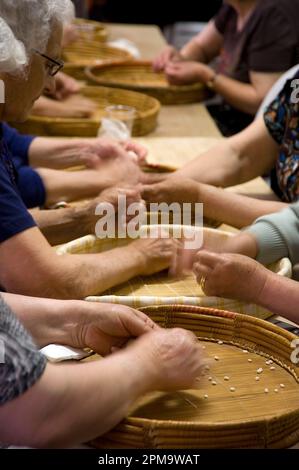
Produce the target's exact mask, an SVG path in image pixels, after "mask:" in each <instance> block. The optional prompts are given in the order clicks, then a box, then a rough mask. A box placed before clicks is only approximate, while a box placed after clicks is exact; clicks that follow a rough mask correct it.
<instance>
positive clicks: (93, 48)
mask: <svg viewBox="0 0 299 470" xmlns="http://www.w3.org/2000/svg"><path fill="white" fill-rule="evenodd" d="M63 58H64V60H65V62H67V63H70V64H75V65H77V66H79V67H87V66H93V65H97V64H111V63H114V62H117V63H119V61H127V60H130V59H132V56H131V54H130V53H129V52H127V51H124V50H123V49H118V48H116V47H111V46H107V45H106V44H102V43H100V42H98V41H84V40H80V39H78V40H77V41H75V42H73V43H72V44H70V45H69V46H67V47H65V48H64V49H63Z"/></svg>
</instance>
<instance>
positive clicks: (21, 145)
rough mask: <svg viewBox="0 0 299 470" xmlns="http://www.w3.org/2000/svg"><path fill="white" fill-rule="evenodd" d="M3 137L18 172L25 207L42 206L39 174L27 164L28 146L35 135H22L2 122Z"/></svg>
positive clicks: (42, 188) (43, 190) (42, 199)
mask: <svg viewBox="0 0 299 470" xmlns="http://www.w3.org/2000/svg"><path fill="white" fill-rule="evenodd" d="M3 138H4V140H5V142H6V144H7V146H8V149H9V151H10V153H11V155H12V159H13V162H14V165H15V168H16V170H17V173H18V180H17V185H18V188H19V191H20V194H21V197H22V199H23V201H24V203H25V205H26V207H28V208H32V207H40V206H43V205H44V204H45V201H46V190H45V186H44V183H43V180H42V179H41V177H40V175H39V174H38V173H37V172H36V171H35V170H34V169H33V168H31V167H30V166H29V158H28V152H29V147H30V145H31V143H32V141H33V140H34V139H35V138H36V137H33V136H29V135H22V134H20V133H19V132H18V131H16V130H15V129H13V128H12V127H10V126H8V125H7V124H3Z"/></svg>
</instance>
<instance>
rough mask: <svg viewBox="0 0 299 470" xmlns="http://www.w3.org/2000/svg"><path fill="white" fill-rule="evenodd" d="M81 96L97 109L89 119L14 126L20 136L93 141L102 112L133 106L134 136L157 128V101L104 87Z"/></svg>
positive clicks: (41, 119) (40, 119) (38, 120)
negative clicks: (33, 135)
mask: <svg viewBox="0 0 299 470" xmlns="http://www.w3.org/2000/svg"><path fill="white" fill-rule="evenodd" d="M81 94H82V95H84V96H85V97H87V98H90V99H92V100H93V101H95V102H96V103H97V105H98V109H97V111H96V113H95V114H94V115H93V116H92V117H91V118H84V119H83V118H80V119H78V118H72V119H70V118H53V117H45V116H30V117H29V119H28V120H27V121H26V122H25V123H22V124H16V125H15V126H16V127H17V128H18V129H19V130H20V131H21V132H23V133H28V134H35V135H40V136H70V137H71V136H74V137H75V136H78V137H96V136H97V133H98V130H99V126H100V123H101V119H102V117H103V116H104V115H105V108H106V107H107V106H110V105H113V104H117V105H119V104H121V105H126V106H132V107H134V108H135V109H136V117H135V120H134V125H133V135H134V136H142V135H146V134H149V133H150V132H152V131H153V130H154V129H155V128H156V126H157V121H158V116H159V112H160V107H161V106H160V103H159V101H157V100H156V99H155V98H152V97H151V96H148V95H144V94H142V93H136V92H134V91H127V90H118V89H116V88H107V87H84V88H83V89H82V91H81Z"/></svg>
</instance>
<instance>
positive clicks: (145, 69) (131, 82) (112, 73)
mask: <svg viewBox="0 0 299 470" xmlns="http://www.w3.org/2000/svg"><path fill="white" fill-rule="evenodd" d="M86 76H87V77H88V79H89V80H90V81H91V82H92V83H97V84H98V85H103V86H112V87H117V88H126V89H128V90H135V91H141V92H143V93H147V94H149V95H151V96H153V97H154V98H157V99H158V100H159V101H160V102H161V103H162V104H165V105H171V104H188V103H196V102H200V101H203V100H204V99H206V98H207V96H208V95H209V93H208V91H207V89H206V88H205V87H204V86H203V85H202V84H199V83H197V84H194V85H186V86H171V85H169V84H168V82H167V80H166V77H165V75H164V74H163V73H155V72H154V71H153V69H152V65H151V63H150V62H143V61H129V62H126V63H124V62H122V63H114V64H103V65H96V66H89V67H87V68H86Z"/></svg>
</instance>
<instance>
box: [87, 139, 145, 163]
mask: <svg viewBox="0 0 299 470" xmlns="http://www.w3.org/2000/svg"><path fill="white" fill-rule="evenodd" d="M82 150H84V152H83V157H82V161H83V162H84V164H85V165H86V166H87V167H88V168H93V169H100V168H101V166H102V164H103V163H107V162H106V161H107V160H112V159H115V158H125V159H128V158H129V159H131V160H132V162H133V163H137V164H138V165H141V164H143V163H144V162H145V159H146V156H147V150H146V149H145V148H144V147H143V146H142V145H139V144H138V143H135V142H132V141H126V142H115V141H113V140H110V139H107V138H103V137H99V138H96V139H89V140H88V142H86V147H85V148H84V149H82Z"/></svg>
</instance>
